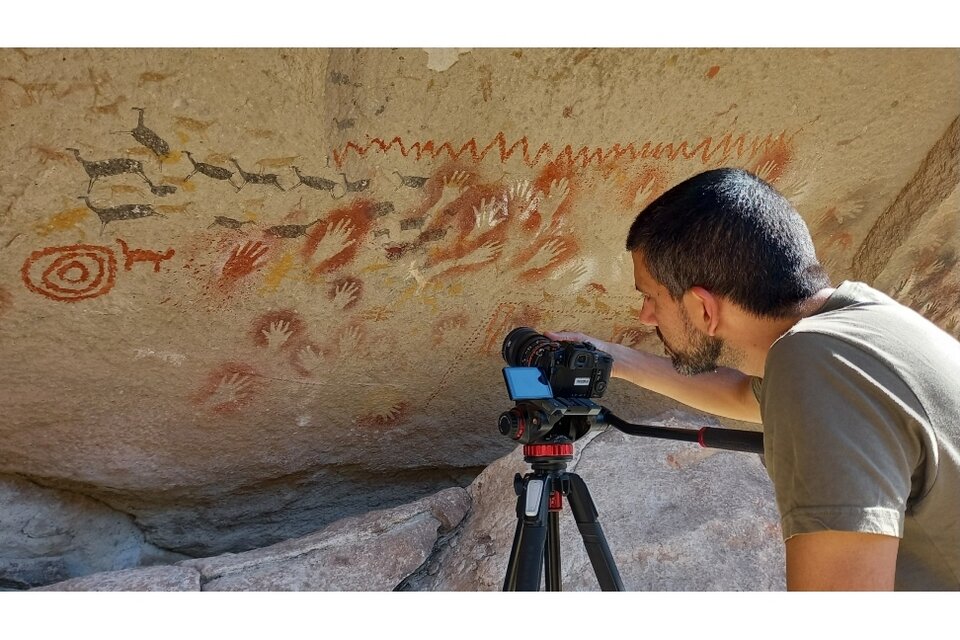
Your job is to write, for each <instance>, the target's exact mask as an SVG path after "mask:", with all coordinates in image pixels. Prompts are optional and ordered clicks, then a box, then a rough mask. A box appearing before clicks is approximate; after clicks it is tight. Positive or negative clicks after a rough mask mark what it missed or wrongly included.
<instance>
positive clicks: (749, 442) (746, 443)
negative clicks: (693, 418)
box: [697, 427, 763, 453]
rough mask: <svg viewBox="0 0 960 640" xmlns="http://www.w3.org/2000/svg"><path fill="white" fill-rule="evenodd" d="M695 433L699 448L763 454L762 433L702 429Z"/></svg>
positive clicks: (713, 428)
mask: <svg viewBox="0 0 960 640" xmlns="http://www.w3.org/2000/svg"><path fill="white" fill-rule="evenodd" d="M697 433H698V434H699V437H698V438H697V442H699V443H700V446H701V447H713V448H715V449H730V450H731V451H746V452H748V453H763V433H761V432H758V431H739V430H737V429H717V428H715V427H702V428H701V429H700V430H699V431H698V432H697Z"/></svg>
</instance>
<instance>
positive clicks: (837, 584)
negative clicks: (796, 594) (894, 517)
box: [786, 531, 900, 591]
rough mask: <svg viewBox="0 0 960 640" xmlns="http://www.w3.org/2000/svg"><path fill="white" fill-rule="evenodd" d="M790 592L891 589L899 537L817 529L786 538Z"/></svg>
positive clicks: (788, 587)
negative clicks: (813, 531) (816, 530)
mask: <svg viewBox="0 0 960 640" xmlns="http://www.w3.org/2000/svg"><path fill="white" fill-rule="evenodd" d="M786 546H787V589H788V590H790V591H892V590H893V579H894V575H895V574H896V568H897V550H898V549H899V547H900V539H899V538H896V537H894V536H885V535H880V534H876V533H859V532H853V531H818V532H816V533H801V534H797V535H795V536H793V537H791V538H790V539H788V540H787V543H786Z"/></svg>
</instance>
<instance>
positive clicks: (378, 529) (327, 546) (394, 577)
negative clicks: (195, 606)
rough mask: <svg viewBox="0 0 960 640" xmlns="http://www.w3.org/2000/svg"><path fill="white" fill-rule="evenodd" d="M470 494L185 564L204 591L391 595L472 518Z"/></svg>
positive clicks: (449, 494)
mask: <svg viewBox="0 0 960 640" xmlns="http://www.w3.org/2000/svg"><path fill="white" fill-rule="evenodd" d="M468 509H469V498H468V497H467V493H466V491H465V490H464V489H460V488H451V489H445V490H443V491H440V492H439V493H437V494H435V495H432V496H430V497H427V498H424V499H422V500H418V501H416V502H413V503H411V504H407V505H403V506H400V507H395V508H392V509H384V510H379V511H373V512H371V513H368V514H366V515H364V516H358V517H352V518H344V519H343V520H339V521H337V522H336V523H334V524H332V525H330V526H328V527H326V528H324V529H323V530H321V531H318V532H317V533H315V534H312V535H309V536H304V537H302V538H297V539H295V540H289V541H286V542H282V543H279V544H275V545H271V546H269V547H265V548H263V549H257V550H254V551H247V552H244V553H237V554H224V555H221V556H216V557H212V558H204V559H199V560H186V561H184V562H181V563H180V565H179V566H181V567H183V568H189V569H193V570H196V571H198V572H199V573H200V576H201V582H202V589H203V590H204V591H391V590H393V589H395V588H396V587H397V585H399V584H400V582H401V581H402V580H403V578H405V577H406V576H408V575H410V574H411V573H413V572H415V571H416V570H417V569H418V568H419V567H420V566H421V565H422V564H423V563H424V562H425V561H426V560H427V558H428V557H429V556H430V554H431V553H432V551H433V548H434V545H435V544H436V542H437V539H438V536H439V535H441V534H443V533H446V532H449V531H451V530H452V529H453V528H454V527H456V526H457V525H458V524H459V523H460V521H461V520H462V519H463V517H464V515H466V513H467V511H468Z"/></svg>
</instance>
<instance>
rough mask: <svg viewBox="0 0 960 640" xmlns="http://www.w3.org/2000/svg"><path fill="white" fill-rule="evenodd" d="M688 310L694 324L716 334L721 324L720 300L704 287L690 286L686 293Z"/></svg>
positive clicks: (709, 333) (707, 332)
mask: <svg viewBox="0 0 960 640" xmlns="http://www.w3.org/2000/svg"><path fill="white" fill-rule="evenodd" d="M684 298H685V304H686V305H687V312H688V315H689V316H690V319H691V320H692V321H693V324H694V326H696V327H697V328H698V329H700V330H701V331H703V332H704V333H706V334H707V335H708V336H714V335H716V333H717V327H718V326H719V325H720V301H719V300H718V299H717V296H715V295H713V294H712V293H711V292H710V291H708V290H707V289H704V288H703V287H697V286H694V287H690V288H689V289H688V290H687V293H686V294H685V295H684Z"/></svg>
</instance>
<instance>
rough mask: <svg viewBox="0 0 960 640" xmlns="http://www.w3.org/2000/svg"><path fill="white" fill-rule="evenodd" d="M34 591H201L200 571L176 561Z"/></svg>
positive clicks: (81, 579) (74, 579)
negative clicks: (180, 565)
mask: <svg viewBox="0 0 960 640" xmlns="http://www.w3.org/2000/svg"><path fill="white" fill-rule="evenodd" d="M31 591H200V572H198V571H197V570H196V569H191V568H189V567H177V566H172V565H167V566H157V567H141V568H136V569H123V570H121V571H104V572H101V573H92V574H90V575H88V576H83V577H82V578H73V579H71V580H64V581H63V582H57V583H55V584H51V585H47V586H45V587H37V588H36V589H31Z"/></svg>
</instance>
